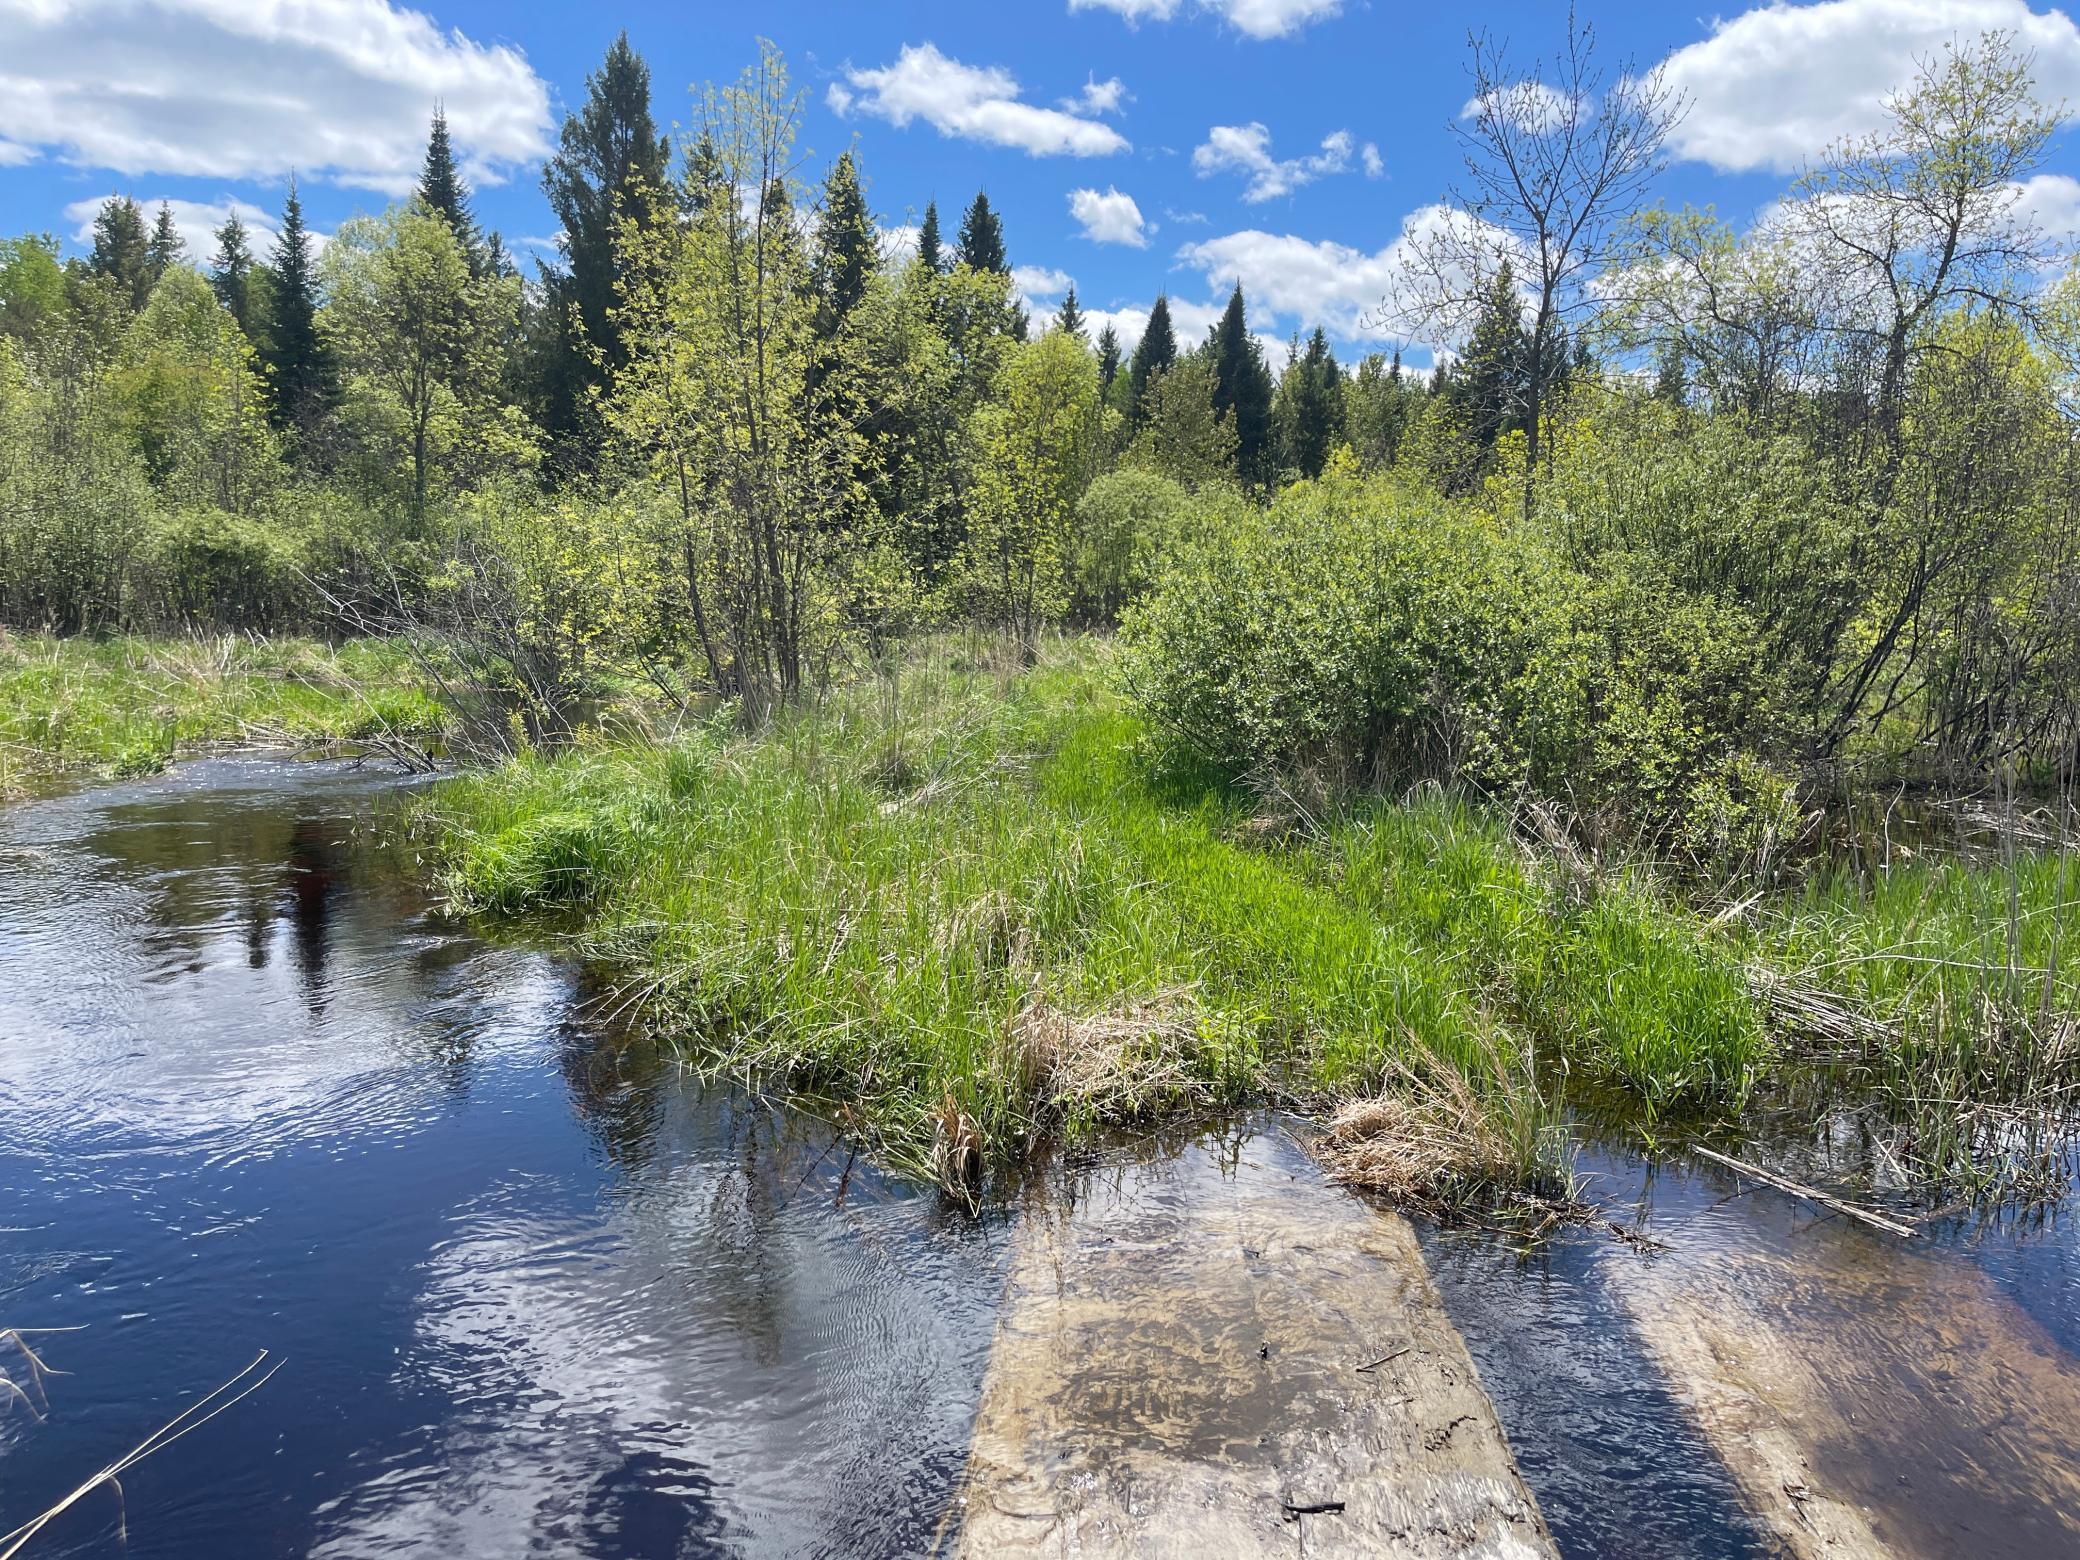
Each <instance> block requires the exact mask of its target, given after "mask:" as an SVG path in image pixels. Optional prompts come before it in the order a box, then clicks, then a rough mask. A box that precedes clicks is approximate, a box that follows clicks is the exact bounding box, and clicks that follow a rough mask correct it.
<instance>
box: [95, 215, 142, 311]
mask: <svg viewBox="0 0 2080 1560" xmlns="http://www.w3.org/2000/svg"><path fill="white" fill-rule="evenodd" d="M150 249H151V245H150V241H149V240H148V239H147V238H146V237H145V232H144V213H143V212H141V211H139V210H138V209H137V202H136V201H134V200H132V199H131V198H130V197H129V196H127V195H111V196H110V197H109V198H108V199H107V200H105V201H103V202H102V203H101V210H100V211H99V212H97V213H96V214H95V217H94V248H93V251H92V252H91V253H90V254H89V255H88V257H87V269H88V270H89V271H91V272H93V274H94V275H96V276H101V277H106V278H107V279H108V280H109V281H111V282H113V283H114V284H115V287H116V292H117V295H118V296H119V297H121V298H122V299H123V301H124V302H125V303H127V304H129V305H130V307H131V308H133V309H141V308H143V307H144V303H145V299H146V298H148V297H150V296H151V291H152V276H151V255H150Z"/></svg>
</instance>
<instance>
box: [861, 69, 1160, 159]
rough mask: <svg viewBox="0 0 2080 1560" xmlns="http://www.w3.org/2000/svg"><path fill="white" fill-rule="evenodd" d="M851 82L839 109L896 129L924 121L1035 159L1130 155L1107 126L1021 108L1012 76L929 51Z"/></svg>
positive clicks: (1056, 111)
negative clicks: (870, 117) (1015, 150)
mask: <svg viewBox="0 0 2080 1560" xmlns="http://www.w3.org/2000/svg"><path fill="white" fill-rule="evenodd" d="M845 79H846V82H847V84H848V87H849V90H847V89H844V88H841V89H839V90H838V91H837V92H834V93H832V94H828V96H829V97H830V102H831V106H832V107H833V108H834V109H837V110H838V112H840V113H845V112H848V111H850V110H851V109H854V108H857V109H858V110H859V112H860V113H863V114H870V115H872V116H873V117H874V118H876V119H885V120H887V121H888V122H889V123H890V124H892V125H895V126H896V127H898V128H902V127H904V126H906V125H908V124H910V123H911V122H912V121H913V120H918V119H922V120H923V121H924V122H925V123H926V124H928V125H931V126H932V127H934V128H935V129H936V130H938V132H939V133H940V134H941V135H945V136H959V137H961V138H963V139H965V140H970V141H985V142H988V143H989V144H990V145H993V146H1012V147H1017V148H1018V149H1019V150H1020V151H1023V152H1026V153H1027V154H1029V155H1030V156H1034V157H1049V156H1058V155H1067V156H1071V157H1103V156H1107V155H1109V154H1111V153H1113V152H1124V151H1126V150H1128V149H1129V148H1128V143H1127V139H1126V137H1125V136H1123V135H1121V134H1120V133H1119V132H1118V131H1117V130H1115V129H1113V128H1112V126H1110V125H1108V124H1103V123H1101V122H1099V121H1098V120H1096V119H1089V118H1085V117H1084V116H1083V115H1081V114H1072V113H1067V112H1065V111H1063V110H1062V109H1059V108H1042V107H1039V106H1038V105H1036V104H1033V103H1027V102H1024V101H1022V99H1021V97H1020V88H1019V85H1018V82H1017V80H1016V79H1015V78H1014V77H1013V76H1012V74H1011V72H1009V71H1008V70H1004V69H1002V68H1001V67H997V66H991V67H988V68H978V67H976V66H973V65H963V64H962V63H961V62H960V61H959V60H956V59H951V58H949V57H948V56H946V55H944V54H941V53H940V52H939V50H938V49H937V48H936V47H935V46H934V45H932V44H929V43H923V44H906V45H904V47H903V50H902V52H901V53H900V54H898V55H897V56H896V61H895V63H894V64H893V65H884V66H882V67H880V68H879V69H876V70H859V69H857V68H854V67H851V66H848V67H846V70H845ZM841 97H842V100H843V102H844V107H843V108H840V107H839V102H840V99H841Z"/></svg>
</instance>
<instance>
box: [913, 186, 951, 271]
mask: <svg viewBox="0 0 2080 1560" xmlns="http://www.w3.org/2000/svg"><path fill="white" fill-rule="evenodd" d="M917 258H918V259H920V260H922V261H923V262H924V263H925V264H926V265H927V266H929V267H931V269H933V270H934V271H943V270H945V269H946V257H945V255H944V254H942V253H941V252H940V248H939V203H938V202H937V201H935V200H928V201H926V202H925V203H924V221H923V223H921V224H920V225H919V227H918V229H917Z"/></svg>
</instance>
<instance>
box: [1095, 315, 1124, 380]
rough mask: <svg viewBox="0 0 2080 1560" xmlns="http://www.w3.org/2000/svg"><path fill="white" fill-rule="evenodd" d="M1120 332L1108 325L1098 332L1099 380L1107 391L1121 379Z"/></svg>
mask: <svg viewBox="0 0 2080 1560" xmlns="http://www.w3.org/2000/svg"><path fill="white" fill-rule="evenodd" d="M1119 360H1120V351H1119V332H1118V331H1116V330H1114V329H1113V328H1112V326H1111V325H1110V324H1109V323H1108V324H1107V325H1106V326H1105V328H1104V329H1103V330H1101V331H1099V332H1098V380H1099V382H1100V383H1101V384H1103V385H1104V386H1105V388H1106V389H1107V390H1110V389H1111V388H1112V382H1113V381H1114V380H1115V379H1117V378H1119Z"/></svg>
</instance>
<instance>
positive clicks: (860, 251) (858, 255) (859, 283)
mask: <svg viewBox="0 0 2080 1560" xmlns="http://www.w3.org/2000/svg"><path fill="white" fill-rule="evenodd" d="M879 263H880V249H879V246H878V244H877V241H876V238H875V234H874V219H873V216H872V215H871V214H870V213H869V212H868V210H867V197H866V194H865V192H864V191H862V190H861V189H860V184H859V166H858V164H857V163H855V162H854V161H853V157H852V153H851V152H849V151H848V152H844V153H842V154H840V156H839V158H838V160H837V162H835V163H834V164H832V165H831V172H830V177H829V179H828V180H826V181H825V183H824V189H823V211H822V213H821V214H820V215H819V216H818V218H817V222H816V269H815V277H816V294H817V310H816V329H817V334H819V335H821V336H822V337H824V338H825V339H826V340H829V339H830V338H831V337H834V336H836V335H837V333H838V330H839V327H840V326H842V325H843V324H844V323H845V318H846V316H847V315H849V314H851V313H852V311H853V310H854V309H855V308H857V307H858V306H859V301H860V299H862V298H864V297H865V296H866V295H867V284H868V283H869V282H871V281H872V280H873V279H874V272H875V269H876V268H877V266H878V265H879Z"/></svg>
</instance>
